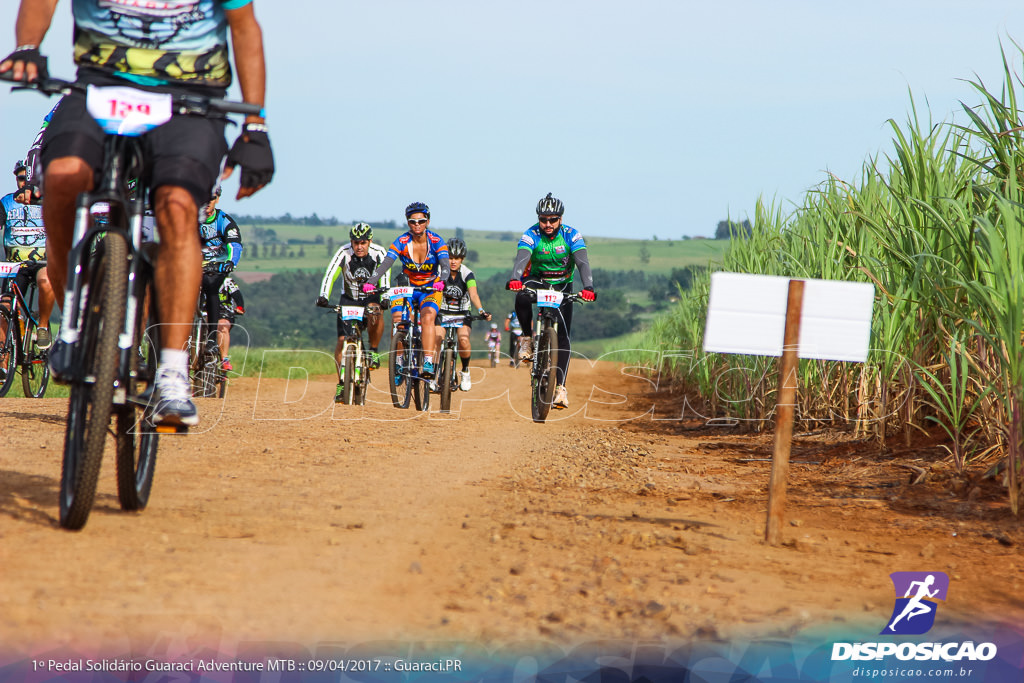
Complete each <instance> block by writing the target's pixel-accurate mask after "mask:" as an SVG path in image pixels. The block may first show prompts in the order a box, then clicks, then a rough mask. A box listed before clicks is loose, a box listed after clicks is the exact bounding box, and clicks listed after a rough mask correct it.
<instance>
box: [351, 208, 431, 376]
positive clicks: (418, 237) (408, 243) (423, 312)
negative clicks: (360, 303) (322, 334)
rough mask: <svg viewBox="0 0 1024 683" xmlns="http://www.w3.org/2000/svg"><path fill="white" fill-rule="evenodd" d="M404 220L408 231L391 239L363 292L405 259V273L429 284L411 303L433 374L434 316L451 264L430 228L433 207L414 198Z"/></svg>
mask: <svg viewBox="0 0 1024 683" xmlns="http://www.w3.org/2000/svg"><path fill="white" fill-rule="evenodd" d="M405 220H406V222H407V223H408V225H409V230H408V232H406V233H404V234H402V235H400V236H399V237H398V239H396V240H395V241H394V242H392V243H391V248H390V249H388V253H387V255H386V256H385V257H384V261H383V262H382V263H381V264H380V265H379V266H377V270H375V271H373V275H371V276H370V280H369V282H367V283H366V284H364V285H363V291H364V292H372V291H373V290H374V285H375V284H376V282H377V281H378V280H380V278H381V277H382V276H383V275H384V273H387V272H388V271H389V270H390V269H391V264H393V263H394V262H395V261H401V262H402V273H403V274H404V275H405V276H406V277H408V278H409V284H411V285H413V286H429V287H430V288H431V289H432V290H433V291H432V292H430V293H424V292H413V295H412V305H413V306H414V307H418V308H419V312H420V327H421V330H422V333H421V334H422V336H421V338H422V340H423V369H422V373H421V374H422V375H423V377H425V378H426V379H433V377H434V349H435V348H436V347H437V338H436V337H435V336H434V320H435V319H436V317H437V311H438V308H439V307H440V305H441V294H442V291H443V290H444V283H445V282H446V281H447V280H448V275H449V273H450V265H449V263H448V245H447V244H445V241H444V239H442V238H441V236H440V235H438V234H437V233H436V232H433V231H432V230H429V229H428V227H427V226H429V225H430V207H428V206H427V205H426V204H424V203H423V202H413V203H412V204H410V205H409V206H407V207H405ZM403 305H404V301H403V300H401V299H397V300H395V301H392V302H391V319H392V321H394V322H397V321H398V320H400V319H401V314H402V306H403Z"/></svg>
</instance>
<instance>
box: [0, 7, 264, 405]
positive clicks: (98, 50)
mask: <svg viewBox="0 0 1024 683" xmlns="http://www.w3.org/2000/svg"><path fill="white" fill-rule="evenodd" d="M56 6H57V3H56V2H55V1H54V0H44V1H39V0H21V4H20V8H19V11H18V18H17V22H16V24H15V38H16V43H15V44H16V45H17V47H16V48H15V50H14V52H12V53H11V54H10V55H8V56H7V57H6V58H4V59H3V60H0V74H3V76H4V78H10V79H12V80H15V81H34V80H37V79H41V78H46V77H47V68H46V58H45V57H43V56H42V55H41V54H40V52H39V45H40V43H42V41H43V37H44V36H45V35H46V32H47V31H48V30H49V28H50V24H51V22H52V20H53V13H54V11H55V10H56ZM71 11H72V14H73V16H74V31H73V39H74V42H75V46H74V48H75V49H74V55H75V62H76V63H77V64H78V82H79V83H82V84H88V85H94V86H121V87H133V88H142V89H145V90H150V91H157V92H169V93H172V94H189V93H193V94H197V95H200V96H205V97H212V98H222V97H224V95H225V94H226V92H227V88H228V86H229V85H231V81H232V69H231V59H230V57H229V48H228V46H229V34H230V46H231V48H230V49H231V54H232V55H233V56H234V63H235V67H236V68H237V70H238V83H239V85H240V86H241V93H242V99H243V100H245V101H246V102H249V103H252V104H257V105H260V106H262V105H263V103H264V92H265V83H266V70H265V63H264V58H263V33H262V30H261V29H260V25H259V23H258V22H257V21H256V15H255V12H254V11H253V4H252V0H191V1H190V2H178V3H169V2H125V1H123V0H118V1H117V2H108V1H107V0H72V3H71ZM261 113H262V112H261ZM224 132H225V120H224V119H221V118H206V117H202V116H174V117H173V118H172V119H171V120H170V121H168V122H167V123H165V124H163V125H162V126H160V127H158V128H156V129H154V130H152V131H150V132H148V133H146V134H145V135H143V136H142V137H141V138H140V141H141V144H142V148H143V152H144V156H145V168H143V169H142V174H143V177H144V178H145V180H146V185H148V187H149V188H150V191H151V193H152V195H151V197H152V204H153V208H154V210H155V213H156V221H157V227H158V231H159V234H160V246H159V252H158V258H157V263H156V274H155V284H156V293H157V310H158V313H159V319H160V322H161V323H162V325H163V334H162V335H161V341H162V344H163V348H162V349H161V351H160V363H159V367H158V369H157V376H156V388H157V398H156V399H155V400H156V405H155V407H154V411H153V415H152V419H153V421H154V422H155V423H157V424H167V425H194V424H198V422H199V415H198V412H197V411H196V407H195V404H193V403H192V398H191V392H190V386H189V380H188V351H186V344H187V342H188V337H189V330H190V327H191V321H192V314H193V310H194V308H195V301H196V299H197V297H198V296H199V286H200V282H201V280H202V267H201V265H200V264H201V258H200V246H199V239H198V234H197V231H196V220H197V217H198V215H199V207H200V206H202V205H203V204H205V203H206V202H207V201H208V199H209V197H210V192H211V191H212V189H213V186H214V184H215V183H216V182H217V180H218V177H220V178H227V177H228V176H230V175H231V173H232V172H233V170H234V168H235V167H236V166H241V167H242V173H241V182H240V186H239V190H238V195H237V196H238V198H239V199H241V198H242V197H247V196H249V195H252V194H254V193H255V192H257V191H258V190H259V189H260V188H262V187H263V186H264V185H266V184H267V183H269V182H270V180H271V178H272V177H273V175H274V160H273V154H272V153H271V149H270V140H269V138H268V136H267V127H266V123H265V120H264V118H263V116H255V115H250V116H247V117H246V119H245V123H244V125H243V127H242V131H241V134H240V135H239V137H238V139H237V140H236V142H235V144H234V146H233V147H232V148H231V149H230V151H229V150H228V147H227V144H226V142H225V139H224ZM103 141H104V133H103V130H102V129H101V128H100V126H99V124H97V123H96V122H95V121H94V120H93V118H92V116H91V115H90V114H89V113H88V112H87V111H86V98H85V95H84V94H83V93H81V92H79V91H77V90H76V91H73V92H71V93H70V94H68V95H65V96H64V98H63V99H61V101H60V104H59V105H58V106H57V108H56V110H55V111H54V112H53V116H52V118H51V119H50V122H49V125H48V126H47V128H46V131H45V132H44V134H43V139H42V153H41V162H42V166H41V167H42V169H43V179H42V182H43V185H42V188H43V192H42V196H43V217H44V219H45V222H46V232H47V260H48V266H47V268H48V271H49V276H50V281H51V282H52V283H53V289H54V293H55V294H56V296H57V297H59V298H60V299H61V300H63V297H64V288H65V284H66V282H67V263H68V252H69V251H70V249H71V246H72V245H71V241H72V237H73V228H74V219H75V202H76V199H77V197H78V195H79V194H81V193H82V192H86V191H88V190H90V189H92V188H93V187H94V185H95V182H96V179H97V177H98V174H100V173H101V172H102V167H103V158H102V157H103ZM225 155H226V156H227V162H226V166H225V170H224V172H223V173H221V164H222V162H223V161H224V158H225ZM70 351H71V349H70V347H69V346H68V345H66V344H64V343H63V342H61V341H58V342H57V343H56V344H54V347H53V349H52V350H51V352H50V365H51V369H52V371H53V376H54V378H55V379H60V378H61V377H63V378H64V379H65V380H66V379H67V378H68V377H69V376H70V375H71V374H72V373H73V368H72V367H71V363H72V362H73V361H72V354H71V353H70Z"/></svg>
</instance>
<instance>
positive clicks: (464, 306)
mask: <svg viewBox="0 0 1024 683" xmlns="http://www.w3.org/2000/svg"><path fill="white" fill-rule="evenodd" d="M465 258H466V243H465V242H463V241H462V240H460V239H459V238H458V237H456V238H454V239H452V240H450V241H449V242H448V262H449V265H450V267H451V273H450V274H449V275H448V279H447V280H446V281H445V283H444V294H443V295H442V299H441V311H440V312H441V315H442V316H449V315H453V316H454V315H462V316H468V315H469V314H470V308H469V306H470V303H472V304H473V307H474V308H476V312H477V314H479V315H482V316H483V317H484V318H486V319H487V320H490V319H491V314H490V313H488V312H487V311H485V310H484V306H483V304H482V303H480V294H479V293H478V292H477V291H476V276H475V275H474V274H473V271H471V270H470V269H469V268H467V267H466V264H464V263H463V260H464V259H465ZM471 329H472V326H471V324H470V321H469V320H464V321H463V323H462V327H460V328H459V360H460V361H461V363H462V374H461V376H460V378H459V379H460V382H459V389H461V390H462V391H469V390H470V388H471V387H472V385H473V383H472V381H471V380H470V377H469V357H470V353H471V346H470V342H469V333H470V331H471ZM442 339H444V328H443V327H440V326H438V327H437V341H438V344H440V343H441V340H442Z"/></svg>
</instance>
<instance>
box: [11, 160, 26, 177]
mask: <svg viewBox="0 0 1024 683" xmlns="http://www.w3.org/2000/svg"><path fill="white" fill-rule="evenodd" d="M27 168H28V167H27V166H25V160H24V159H18V160H17V161H15V162H14V175H18V174H19V173H21V172H22V171H24V170H27Z"/></svg>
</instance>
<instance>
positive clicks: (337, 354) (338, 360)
mask: <svg viewBox="0 0 1024 683" xmlns="http://www.w3.org/2000/svg"><path fill="white" fill-rule="evenodd" d="M344 348H345V338H344V337H338V344H337V346H335V347H334V364H335V366H336V367H337V368H338V379H341V370H342V362H343V361H342V356H341V352H342V350H344Z"/></svg>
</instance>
